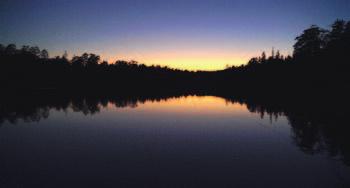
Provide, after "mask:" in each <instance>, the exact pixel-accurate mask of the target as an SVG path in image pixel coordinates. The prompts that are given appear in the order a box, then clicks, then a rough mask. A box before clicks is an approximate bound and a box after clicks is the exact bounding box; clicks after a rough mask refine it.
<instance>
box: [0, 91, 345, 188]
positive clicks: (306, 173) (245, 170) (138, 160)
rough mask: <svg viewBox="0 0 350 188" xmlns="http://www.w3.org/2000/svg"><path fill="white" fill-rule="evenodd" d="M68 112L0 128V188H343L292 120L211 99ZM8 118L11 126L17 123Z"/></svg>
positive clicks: (39, 112)
mask: <svg viewBox="0 0 350 188" xmlns="http://www.w3.org/2000/svg"><path fill="white" fill-rule="evenodd" d="M83 104H84V103H81V105H80V106H79V105H77V104H75V105H74V104H70V105H69V106H68V107H66V108H57V107H53V106H52V107H45V108H38V109H35V110H36V111H35V113H36V114H35V115H31V114H28V116H24V115H23V116H22V118H17V119H11V118H7V119H5V120H3V122H2V123H1V126H0V150H1V154H0V186H3V187H77V186H80V187H83V186H85V187H86V186H99V187H234V186H236V187H298V188H299V187H347V186H349V185H350V168H349V166H347V165H345V164H344V162H343V161H341V160H339V159H337V158H334V157H330V156H329V155H327V153H326V152H318V153H317V154H316V153H315V154H313V153H311V154H310V153H308V152H305V151H303V148H302V147H298V139H299V138H298V137H297V135H298V134H297V132H296V131H295V130H294V129H293V128H292V126H291V124H290V121H289V119H288V118H287V117H286V116H284V115H283V114H279V115H278V116H269V115H264V116H263V115H262V114H261V113H255V112H251V111H252V110H248V108H247V106H246V105H245V104H243V103H242V104H240V103H232V102H228V101H226V100H225V99H223V98H219V97H213V96H188V97H180V98H169V99H166V100H158V101H148V100H146V101H143V102H132V103H128V102H125V103H121V104H120V103H118V104H117V103H116V102H105V103H104V104H98V105H86V104H85V105H83ZM8 116H9V117H12V116H13V117H15V114H13V115H12V116H11V114H9V115H8Z"/></svg>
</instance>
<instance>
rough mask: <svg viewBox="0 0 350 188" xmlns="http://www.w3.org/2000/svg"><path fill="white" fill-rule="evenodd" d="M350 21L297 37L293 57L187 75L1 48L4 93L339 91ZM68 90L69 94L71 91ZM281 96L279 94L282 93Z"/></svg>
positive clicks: (344, 84) (345, 81) (344, 81)
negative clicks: (41, 91)
mask: <svg viewBox="0 0 350 188" xmlns="http://www.w3.org/2000/svg"><path fill="white" fill-rule="evenodd" d="M349 52H350V22H346V21H343V20H336V21H335V22H334V23H333V24H332V25H331V28H330V30H325V29H322V28H320V27H318V26H315V25H312V26H311V27H310V28H308V29H306V30H304V31H303V33H302V34H301V35H299V36H298V37H296V43H295V44H294V52H293V56H287V57H284V56H283V55H281V54H280V52H279V51H276V52H274V51H273V52H272V54H271V56H269V57H267V56H266V53H265V52H263V53H262V55H261V56H260V57H255V58H252V59H251V60H250V61H249V62H248V63H247V64H246V65H241V66H238V67H237V66H232V67H228V68H226V69H225V70H221V71H186V70H178V69H172V68H169V67H161V66H146V65H144V64H138V63H137V62H135V61H122V60H118V61H116V62H115V63H114V64H109V63H108V62H106V61H101V60H100V56H98V55H96V54H89V53H84V54H82V55H81V56H74V57H73V58H72V59H68V58H67V54H66V53H65V54H64V55H62V56H57V57H53V58H49V54H48V52H47V50H40V49H39V48H38V47H30V46H23V47H22V48H20V49H18V48H16V45H14V44H9V45H7V46H4V45H0V82H1V87H2V89H3V91H4V92H6V91H14V90H17V91H18V90H21V91H23V92H28V91H33V90H56V91H62V92H66V91H70V92H72V91H82V90H84V91H85V90H88V91H89V92H102V91H105V90H108V91H117V92H135V91H159V90H163V91H201V92H203V91H206V92H226V93H228V92H231V91H234V92H237V91H239V92H246V93H251V92H259V91H262V90H264V92H272V91H275V89H276V87H278V88H279V89H281V90H283V91H285V92H287V91H288V92H291V91H295V90H298V89H302V90H304V91H311V92H315V91H317V92H320V91H322V92H330V90H332V92H340V91H342V90H343V89H346V88H348V86H349V76H348V75H349V74H348V70H349V63H348V61H349V60H348V54H349ZM68 89H69V90H68ZM279 92H281V91H279Z"/></svg>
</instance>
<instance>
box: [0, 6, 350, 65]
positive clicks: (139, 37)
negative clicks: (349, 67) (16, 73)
mask: <svg viewBox="0 0 350 188" xmlns="http://www.w3.org/2000/svg"><path fill="white" fill-rule="evenodd" d="M321 1H322V2H320V0H310V1H304V0H296V1H289V2H286V1H282V0H267V1H259V0H200V1H199V0H168V1H164V0H148V1H144V0H128V1H126V0H105V1H102V2H103V3H101V1H97V0H84V1H83V0H71V1H62V0H52V1H39V0H30V1H20V0H12V1H2V2H1V3H0V17H1V18H2V19H0V25H1V26H5V27H1V28H0V43H2V44H10V43H15V44H16V45H17V47H21V46H22V45H31V46H35V45H37V46H39V47H40V48H42V49H47V50H48V51H49V53H50V56H51V57H54V56H58V55H59V56H61V55H62V54H63V53H64V52H65V51H67V52H68V54H69V57H72V56H73V55H81V54H82V53H84V52H87V53H95V54H98V55H100V56H101V60H107V61H108V62H109V63H114V62H115V61H116V60H135V61H138V62H139V63H144V64H146V65H161V66H168V67H171V68H177V69H187V70H220V69H224V68H225V67H226V65H229V66H232V65H236V66H239V65H241V64H246V63H247V62H248V60H249V59H250V58H251V57H253V56H259V55H260V54H261V53H262V52H263V51H266V53H267V54H270V53H271V49H272V47H274V48H275V49H276V50H277V49H278V50H280V51H281V53H282V54H283V55H291V54H292V52H293V44H294V39H295V37H296V36H297V35H299V34H300V32H301V31H302V30H303V29H304V28H307V27H309V26H310V25H311V24H317V25H319V26H322V27H328V26H329V25H328V24H329V23H331V22H332V21H334V20H335V19H337V18H343V19H350V14H349V11H348V10H349V9H350V3H349V1H346V0H334V1H328V0H321ZM14 12H16V14H13V13H14Z"/></svg>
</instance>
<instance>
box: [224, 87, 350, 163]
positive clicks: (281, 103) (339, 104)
mask: <svg viewBox="0 0 350 188" xmlns="http://www.w3.org/2000/svg"><path fill="white" fill-rule="evenodd" d="M227 100H228V101H232V102H239V103H243V104H246V105H247V109H248V110H249V111H250V112H255V113H259V114H260V115H261V117H264V116H265V115H267V116H269V117H270V119H271V120H272V119H273V118H277V117H279V116H285V117H286V118H287V119H288V122H289V124H290V126H291V128H292V130H293V131H292V133H293V135H292V137H293V141H294V142H295V144H296V145H297V146H298V147H299V148H300V149H301V150H302V151H303V152H305V153H308V154H316V153H320V152H326V153H328V154H329V156H330V157H333V158H337V159H340V160H342V161H344V163H345V164H347V165H350V137H349V134H348V133H349V132H350V127H349V123H348V122H349V118H348V114H349V112H350V109H349V108H348V105H347V104H350V103H349V100H348V99H345V97H339V96H338V94H337V93H334V94H333V95H328V98H324V95H319V96H314V97H313V98H310V97H308V98H303V97H296V98H294V99H290V98H287V99H281V98H280V99H276V97H273V96H272V97H270V98H269V97H266V96H263V97H259V96H245V97H243V98H242V97H239V98H232V97H228V98H227Z"/></svg>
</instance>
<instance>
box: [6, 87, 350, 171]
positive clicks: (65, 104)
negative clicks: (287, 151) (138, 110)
mask: <svg viewBox="0 0 350 188" xmlns="http://www.w3.org/2000/svg"><path fill="white" fill-rule="evenodd" d="M181 96H186V95H180V94H175V95H170V94H169V95H158V96H157V95H147V96H143V97H137V96H134V97H130V96H129V97H127V96H108V97H90V96H87V97H59V96H57V95H56V96H49V95H47V96H45V97H42V96H41V97H28V96H27V97H24V98H13V97H9V98H3V99H2V100H1V102H0V104H1V106H0V109H1V111H0V124H2V123H4V122H5V121H8V122H10V123H13V124H15V123H16V122H18V120H22V121H25V122H38V121H40V120H42V119H46V118H48V117H49V115H50V110H53V109H54V110H59V111H68V110H72V111H74V112H81V113H83V114H85V115H93V114H96V113H99V112H100V110H101V109H102V108H106V107H107V105H108V104H110V105H114V106H115V107H117V108H125V107H131V108H134V107H137V106H138V104H143V103H145V102H147V101H154V102H155V101H162V100H167V99H169V98H177V97H181ZM224 98H225V99H226V100H227V101H228V102H230V103H240V104H245V105H246V106H247V109H248V110H249V111H250V112H253V113H258V114H260V116H261V117H262V118H264V116H269V117H270V118H271V119H273V118H277V117H279V116H286V117H287V119H288V121H289V123H290V125H291V128H292V130H293V131H292V132H293V135H292V137H293V140H294V142H295V144H296V145H297V146H298V147H299V148H300V149H301V150H302V151H303V152H305V153H309V154H315V153H319V152H328V154H329V155H330V156H332V157H334V158H337V157H338V158H340V159H341V160H343V161H344V162H345V163H346V164H347V165H350V137H349V136H348V133H349V130H350V127H349V126H348V123H347V122H348V118H347V114H349V113H348V112H349V109H347V106H346V105H344V104H346V102H344V101H343V100H340V99H338V100H335V99H333V100H328V101H324V100H322V99H321V98H317V97H315V99H313V100H309V99H308V100H303V99H302V98H298V99H295V100H276V99H275V98H270V99H269V98H266V97H256V96H255V97H253V96H246V97H228V96H225V97H224Z"/></svg>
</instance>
